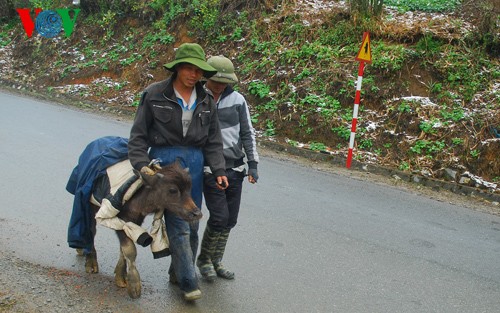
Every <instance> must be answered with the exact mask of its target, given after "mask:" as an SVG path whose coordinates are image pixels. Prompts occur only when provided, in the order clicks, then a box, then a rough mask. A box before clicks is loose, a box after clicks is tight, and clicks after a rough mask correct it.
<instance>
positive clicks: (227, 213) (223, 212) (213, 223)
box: [203, 169, 245, 231]
mask: <svg viewBox="0 0 500 313" xmlns="http://www.w3.org/2000/svg"><path fill="white" fill-rule="evenodd" d="M226 175H227V179H228V182H229V187H228V188H227V189H226V190H220V189H218V188H217V183H216V180H215V177H214V175H212V174H208V173H205V177H204V180H203V195H204V196H205V204H206V206H207V208H208V211H209V212H210V217H209V218H208V222H207V224H208V225H210V227H211V228H212V229H213V230H215V231H222V230H224V229H231V228H233V227H234V226H235V225H236V223H237V221H238V214H239V211H240V203H241V189H242V185H243V178H244V177H245V174H244V173H242V172H237V171H234V170H232V169H229V170H226Z"/></svg>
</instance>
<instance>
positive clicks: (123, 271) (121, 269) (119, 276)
mask: <svg viewBox="0 0 500 313" xmlns="http://www.w3.org/2000/svg"><path fill="white" fill-rule="evenodd" d="M115 284H116V285H117V286H118V287H120V288H125V287H127V265H126V264H125V261H124V260H123V259H120V260H119V261H118V263H117V264H116V267H115Z"/></svg>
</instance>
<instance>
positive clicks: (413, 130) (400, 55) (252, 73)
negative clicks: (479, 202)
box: [0, 1, 500, 181]
mask: <svg viewBox="0 0 500 313" xmlns="http://www.w3.org/2000/svg"><path fill="white" fill-rule="evenodd" d="M311 3H313V2H305V1H297V2H296V3H295V4H294V5H293V6H292V5H288V6H283V7H279V8H277V9H276V10H268V11H267V13H264V11H262V10H260V11H258V12H255V11H254V12H251V13H248V14H246V13H245V11H241V12H239V14H235V11H226V12H225V13H226V15H225V17H226V18H224V19H219V20H218V21H217V22H216V24H215V25H214V26H212V25H203V24H198V25H197V26H193V24H192V23H189V21H188V20H184V19H182V18H177V19H175V20H171V21H170V22H169V23H168V24H167V23H165V16H166V15H161V14H158V13H157V12H155V11H154V10H153V9H151V8H148V9H147V10H145V11H143V12H142V14H135V16H134V17H127V18H124V17H122V16H120V15H119V14H115V13H113V12H111V11H109V12H107V13H101V14H96V15H93V16H89V15H87V16H85V15H83V14H82V15H81V16H80V17H79V21H78V24H77V26H76V28H75V33H74V34H73V35H72V36H71V37H70V38H68V39H63V38H59V39H46V38H43V37H41V36H34V37H32V38H29V39H28V38H26V35H25V34H24V33H23V31H22V27H21V26H20V23H19V22H18V21H13V22H11V23H10V24H9V25H7V24H4V25H3V27H2V30H1V34H2V37H1V38H0V40H1V41H0V43H1V45H2V46H5V47H4V48H3V49H2V51H1V52H0V54H2V58H7V56H8V55H7V54H8V53H11V56H10V57H11V58H12V59H11V61H9V63H8V65H6V66H3V68H2V70H0V73H1V76H2V78H3V79H4V80H9V81H16V82H20V83H22V84H24V85H28V86H32V87H30V88H37V89H39V90H40V91H43V92H49V93H54V94H66V95H68V94H69V95H72V96H75V97H77V98H81V99H87V100H93V101H97V102H100V103H104V104H105V106H107V107H111V108H115V109H116V108H117V109H118V110H120V111H124V112H131V113H133V111H134V110H135V107H134V105H136V104H137V101H138V98H139V95H140V92H141V90H142V89H143V88H144V87H145V86H147V85H148V84H150V83H151V82H153V81H157V80H160V79H163V78H164V77H165V76H166V75H167V73H166V72H165V70H164V69H163V68H162V66H161V65H162V64H164V63H166V62H168V61H169V60H171V59H172V57H173V47H175V46H177V45H178V44H180V43H182V42H186V41H196V42H199V43H200V44H202V45H203V46H204V47H205V48H206V52H207V54H208V55H215V54H221V53H222V54H224V55H226V56H228V57H230V58H231V59H233V61H234V63H235V65H236V66H237V69H238V74H239V77H240V81H241V83H240V84H239V85H238V86H237V87H238V88H239V89H240V90H241V91H242V92H243V93H244V94H245V95H247V98H248V100H249V103H250V104H251V106H252V113H253V118H254V122H255V126H256V128H257V129H258V130H259V133H260V134H262V135H263V136H272V137H274V138H275V139H276V140H279V141H285V140H286V141H287V142H288V143H289V144H292V145H300V144H307V147H309V148H311V149H315V150H328V151H331V152H332V153H336V154H341V155H346V153H347V148H348V138H349V133H350V123H351V117H352V107H353V101H354V91H355V82H356V79H357V70H358V63H357V62H355V61H354V56H355V55H356V53H357V51H358V49H359V48H360V45H361V37H362V34H363V32H364V31H370V34H371V49H372V56H373V62H372V64H370V65H369V66H367V68H366V70H365V74H364V78H363V88H362V100H361V109H360V113H359V122H358V127H357V137H356V148H355V153H354V155H355V157H356V158H357V159H359V160H361V161H364V162H374V163H379V164H384V165H388V166H391V167H397V168H399V169H402V170H408V171H417V172H421V173H426V174H427V173H428V175H431V176H433V177H436V178H442V177H443V173H444V171H443V169H444V168H452V169H454V170H457V171H458V173H459V174H461V173H463V172H465V171H470V172H471V173H473V174H475V175H478V176H481V177H483V178H484V179H486V180H488V181H498V180H500V164H499V162H498V155H499V153H500V141H499V140H495V139H494V138H495V137H494V135H493V134H492V127H493V128H495V129H500V113H499V112H500V110H499V108H500V107H499V106H500V94H499V87H500V68H499V59H498V57H497V56H495V54H494V53H493V54H492V53H490V54H488V53H486V51H487V49H486V48H485V46H484V45H477V44H474V42H476V37H475V35H474V32H473V29H474V28H473V20H467V19H462V18H460V17H459V16H457V15H454V14H435V13H434V14H432V13H428V12H406V13H405V12H402V11H398V10H394V9H389V10H387V9H386V10H385V11H384V15H383V18H382V19H381V20H372V21H366V20H361V19H358V20H357V21H356V23H355V24H353V22H352V18H351V16H350V14H349V12H348V10H347V9H346V5H345V4H344V3H343V2H329V1H315V2H314V4H316V5H322V6H320V7H317V6H316V7H313V6H312V5H311ZM153 13H154V14H153ZM162 21H163V22H162ZM191 21H193V20H191ZM496 36H498V34H496ZM410 96H418V97H422V98H415V97H410ZM422 101H423V102H422Z"/></svg>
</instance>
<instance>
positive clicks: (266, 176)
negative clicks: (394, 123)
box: [0, 92, 500, 313]
mask: <svg viewBox="0 0 500 313" xmlns="http://www.w3.org/2000/svg"><path fill="white" fill-rule="evenodd" d="M130 126H131V123H130V121H119V120H117V119H116V118H109V117H100V116H98V115H94V114H91V113H84V112H81V111H78V110H74V109H69V108H67V107H64V106H61V105H57V104H51V103H47V102H41V101H38V100H33V99H28V98H24V97H20V96H17V95H12V94H8V93H4V92H0V146H1V148H0V173H1V174H0V175H1V177H2V178H1V180H0V229H1V234H2V235H1V239H0V240H1V243H2V246H3V247H6V249H9V250H11V251H13V252H14V253H15V254H16V255H17V256H18V257H19V258H21V259H24V260H27V261H29V262H34V263H37V264H41V265H44V266H52V267H56V268H59V269H65V270H70V271H75V272H79V273H84V268H83V263H82V259H81V258H79V257H77V256H76V255H75V252H74V250H73V249H70V248H69V247H68V245H67V243H66V232H67V225H68V221H69V217H70V214H71V207H72V201H73V199H72V196H71V195H70V194H69V193H68V192H66V190H65V185H66V182H67V180H68V177H69V175H70V173H71V171H72V169H73V167H74V166H75V165H76V162H77V159H78V156H79V155H80V153H81V151H82V150H83V149H84V147H85V146H86V145H87V144H88V143H89V142H90V141H91V140H93V139H96V138H98V137H101V136H108V135H117V136H123V137H128V134H129V129H130ZM259 172H260V177H261V178H260V180H259V183H258V184H257V185H250V184H246V185H245V186H244V194H243V203H242V208H241V213H240V219H239V224H238V225H237V227H236V228H235V229H234V230H233V232H232V234H231V237H230V242H229V244H228V248H227V254H226V257H225V262H224V263H225V264H226V266H227V267H228V268H230V269H232V270H234V271H235V272H236V279H235V280H234V281H222V280H217V281H216V282H215V283H213V284H208V283H205V282H202V283H201V289H202V291H203V293H204V294H203V298H202V299H201V300H199V301H197V302H196V303H195V304H194V305H188V304H186V303H184V302H183V301H182V300H181V297H180V294H179V291H178V290H177V289H176V287H174V286H172V285H170V284H169V283H168V282H167V277H168V275H167V269H168V265H169V261H170V260H169V258H163V259H159V260H154V259H153V258H152V255H151V252H150V251H149V250H148V248H142V247H139V248H138V249H139V256H138V261H137V263H138V268H139V271H140V273H141V278H142V281H143V295H142V297H141V298H140V299H137V300H130V299H127V297H126V296H125V297H124V298H123V302H124V303H127V304H128V305H132V306H133V307H135V308H140V310H141V311H142V312H221V313H224V312H241V313H244V312H252V313H255V312H498V311H499V307H500V262H499V260H500V217H498V216H494V215H490V214H486V213H481V212H477V211H474V210H471V209H469V208H466V207H463V206H460V205H453V204H450V203H446V202H441V201H436V200H433V199H429V198H427V197H424V196H421V195H418V194H415V193H413V192H411V191H408V190H404V189H400V188H397V187H392V186H388V185H383V184H378V183H373V182H370V181H365V180H360V179H355V178H352V177H349V176H346V175H341V174H336V173H327V172H323V171H319V170H315V169H313V168H311V167H304V166H301V165H299V164H297V163H294V162H291V161H287V160H281V159H276V158H271V157H262V159H261V162H260V164H259ZM203 212H204V213H207V211H206V208H203ZM205 222H206V217H204V218H203V220H202V224H201V225H202V227H201V229H200V236H201V234H202V231H203V228H204V225H205ZM146 223H149V220H147V221H146ZM146 225H147V224H146ZM96 241H97V249H98V253H99V262H100V270H101V272H100V273H99V274H97V275H100V277H104V278H109V280H110V281H112V279H113V269H114V265H115V262H116V258H117V253H118V242H117V240H116V238H115V235H114V233H113V232H112V231H111V230H108V229H105V228H103V227H100V228H98V235H97V238H96ZM0 275H1V273H0ZM88 280H89V284H92V283H93V280H94V278H93V276H92V275H88ZM0 288H1V287H0ZM95 288H102V286H101V285H99V284H97V283H96V285H95ZM116 292H118V291H116V290H114V289H111V290H106V292H104V291H103V297H104V298H103V301H106V297H111V296H113V293H116Z"/></svg>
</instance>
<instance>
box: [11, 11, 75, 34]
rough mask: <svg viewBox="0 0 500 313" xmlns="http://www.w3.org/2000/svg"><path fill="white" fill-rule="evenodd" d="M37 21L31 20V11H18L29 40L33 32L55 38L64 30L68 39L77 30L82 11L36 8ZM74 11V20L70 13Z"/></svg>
mask: <svg viewBox="0 0 500 313" xmlns="http://www.w3.org/2000/svg"><path fill="white" fill-rule="evenodd" d="M34 10H35V20H34V21H33V19H32V18H31V12H32V11H31V9H26V8H24V9H16V11H17V13H18V14H19V17H20V18H21V22H22V23H23V27H24V30H25V31H26V35H27V36H28V38H31V36H32V35H33V31H34V30H35V29H36V31H37V32H38V33H39V34H40V35H41V36H43V37H45V38H53V37H56V36H57V35H59V33H60V32H61V30H62V29H64V33H65V34H66V37H69V36H71V34H72V33H73V29H74V28H75V22H76V18H77V16H78V13H80V9H56V10H46V11H43V10H42V9H41V8H36V9H34ZM70 11H73V12H74V14H73V18H71V17H70V14H69V12H70Z"/></svg>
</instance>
